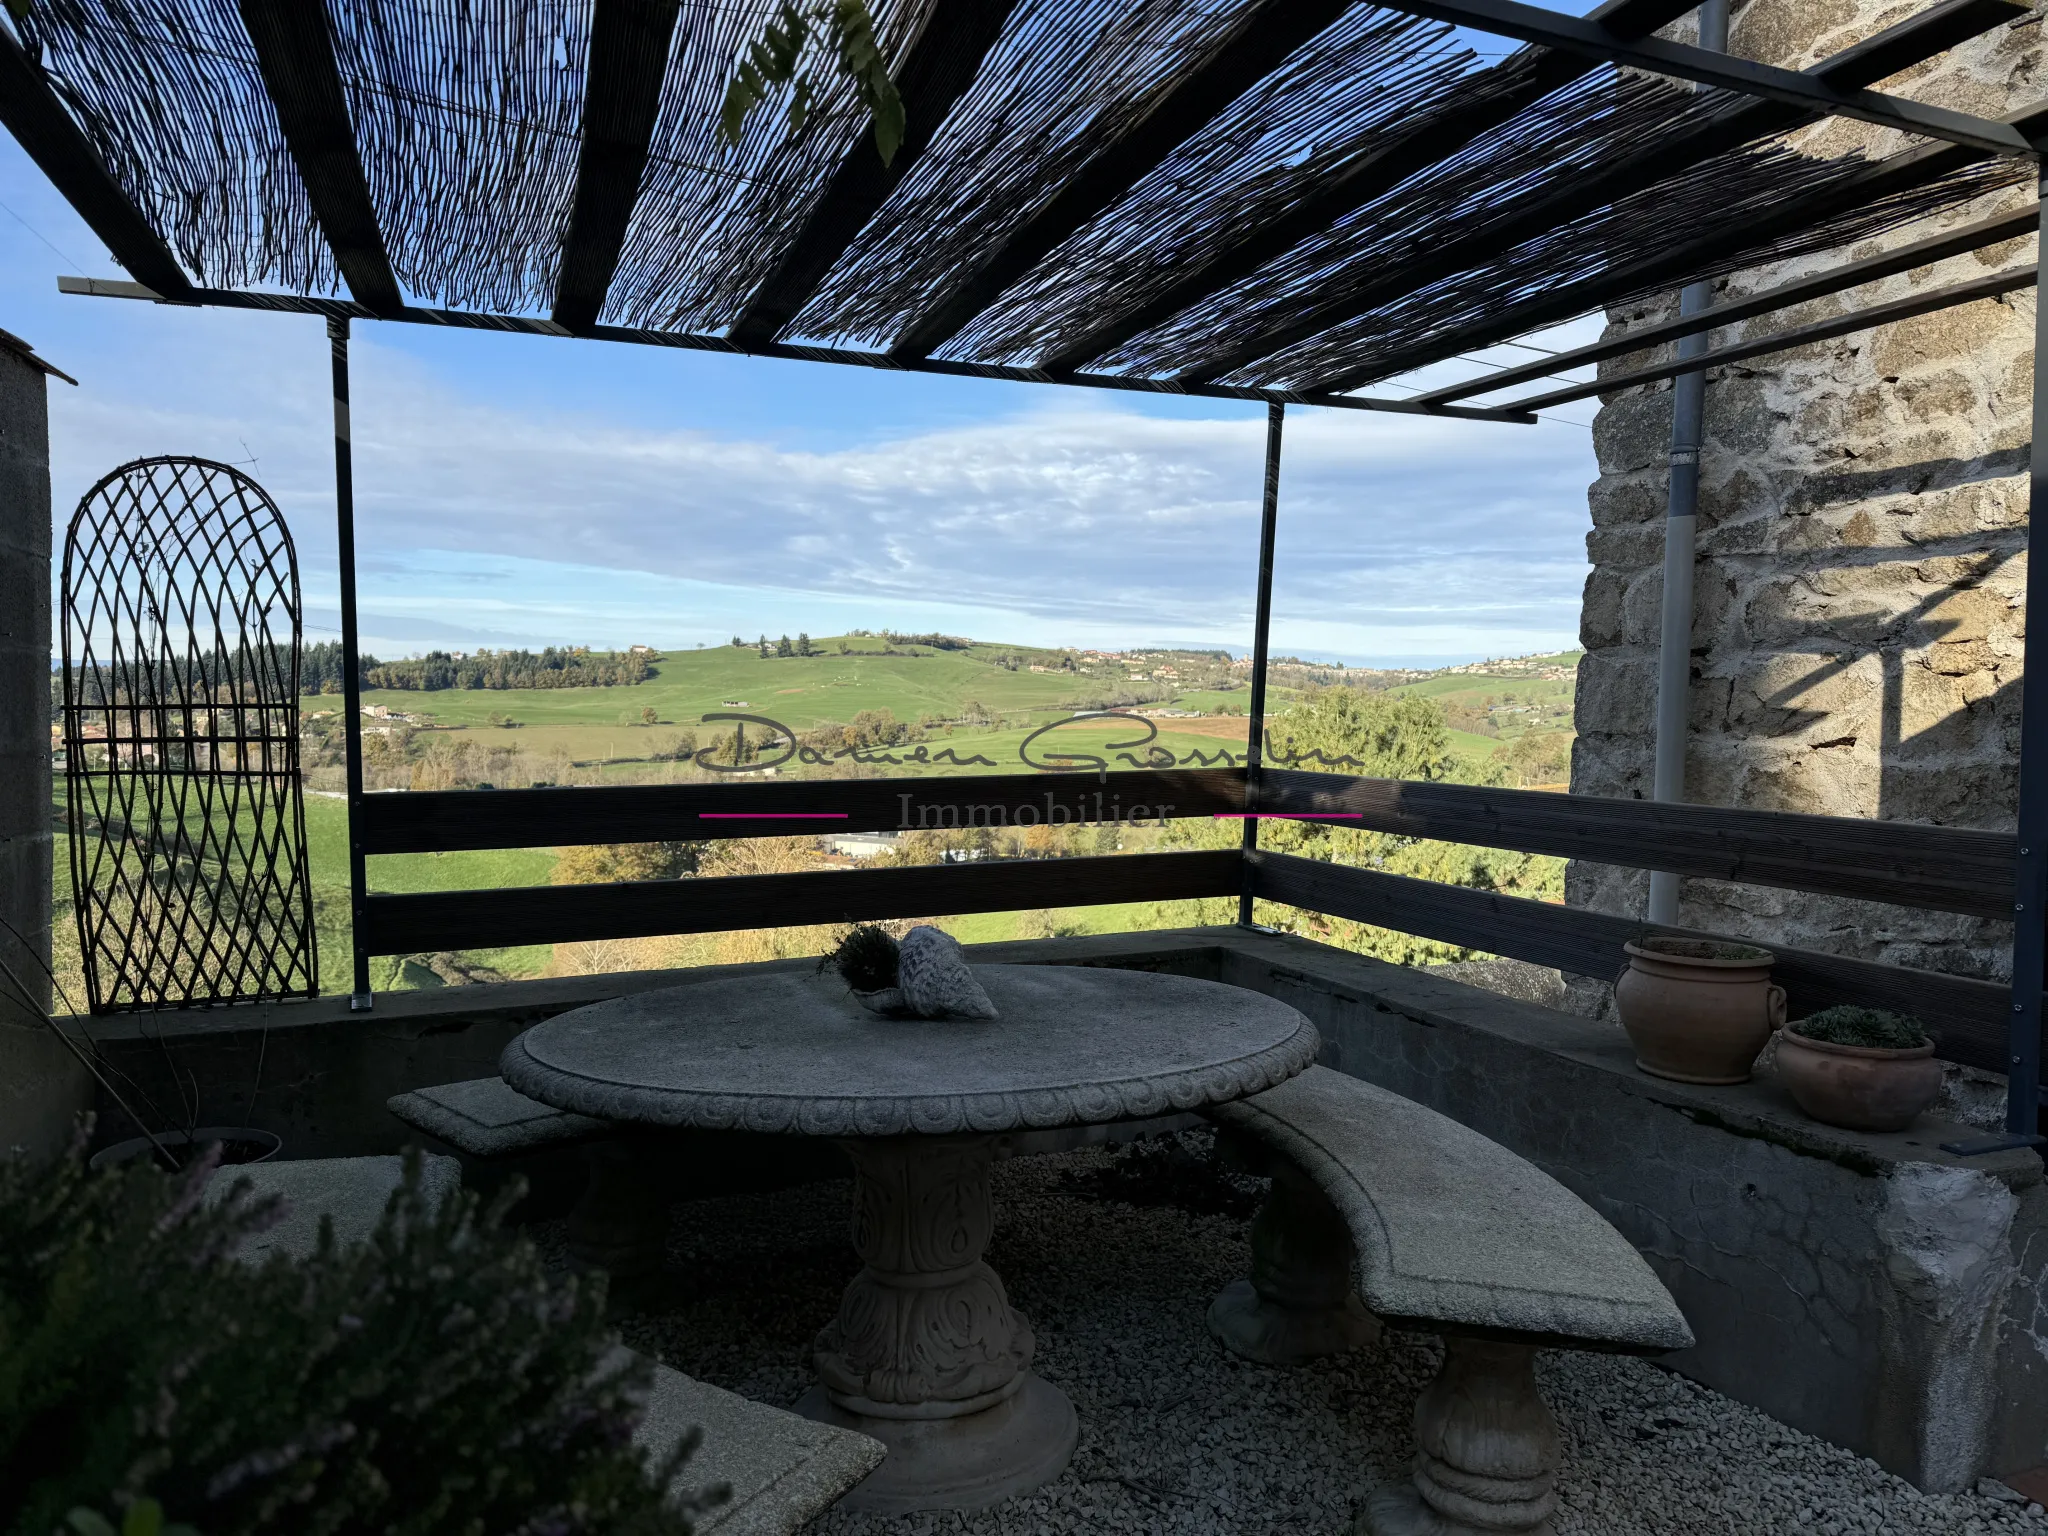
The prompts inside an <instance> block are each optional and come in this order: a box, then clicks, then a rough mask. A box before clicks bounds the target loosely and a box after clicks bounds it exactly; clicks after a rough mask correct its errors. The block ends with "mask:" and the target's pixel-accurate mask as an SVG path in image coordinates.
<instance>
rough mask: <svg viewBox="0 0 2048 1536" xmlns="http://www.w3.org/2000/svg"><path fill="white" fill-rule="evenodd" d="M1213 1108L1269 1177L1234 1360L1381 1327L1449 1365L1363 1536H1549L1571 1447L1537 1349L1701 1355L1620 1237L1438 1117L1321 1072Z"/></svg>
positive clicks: (1537, 1176)
mask: <svg viewBox="0 0 2048 1536" xmlns="http://www.w3.org/2000/svg"><path fill="white" fill-rule="evenodd" d="M1204 1113H1205V1114H1207V1115H1208V1117H1209V1118H1210V1119H1211V1120H1213V1121H1214V1122H1216V1123H1217V1125H1218V1126H1220V1127H1221V1128H1222V1129H1223V1131H1224V1133H1225V1140H1226V1155H1229V1156H1232V1157H1234V1158H1235V1159H1236V1160H1237V1161H1239V1162H1240V1164H1241V1165H1243V1166H1246V1167H1249V1168H1251V1169H1252V1170H1254V1171H1256V1172H1260V1173H1268V1174H1270V1175H1271V1176H1272V1179H1273V1194H1272V1196H1271V1198H1270V1199H1269V1200H1268V1201H1267V1203H1266V1205H1265V1207H1264V1208H1263V1209H1262V1210H1261V1211H1260V1212H1259V1215H1258V1217H1257V1218H1256V1219H1255V1220H1254V1222H1253V1224H1252V1275H1251V1278H1250V1280H1248V1281H1246V1280H1240V1281H1238V1282H1236V1283H1235V1284H1233V1285H1231V1286H1229V1287H1228V1288H1226V1289H1225V1290H1224V1291H1223V1293H1222V1294H1221V1295H1219V1296H1218V1297H1217V1298H1216V1301H1215V1304H1214V1305H1213V1306H1211V1308H1210V1309H1209V1326H1210V1329H1211V1331H1212V1332H1214V1333H1215V1334H1216V1335H1217V1337H1218V1338H1220V1339H1221V1340H1222V1341H1223V1343H1224V1344H1225V1345H1226V1346H1227V1347H1229V1348H1230V1349H1231V1350H1233V1351H1234V1352H1236V1353H1238V1354H1240V1355H1244V1356H1246V1357H1247V1358H1249V1359H1253V1360H1259V1361H1263V1362H1265V1363H1267V1364H1275V1365H1281V1364H1295V1363H1299V1362H1300V1361H1303V1360H1306V1359H1311V1358H1313V1357H1315V1356H1317V1355H1324V1354H1332V1353H1335V1352H1337V1351H1339V1350H1342V1349H1348V1348H1353V1347H1356V1346H1357V1345H1359V1344H1362V1343H1365V1342H1368V1341H1369V1340H1370V1339H1371V1338H1373V1337H1374V1336H1375V1335H1376V1333H1377V1331H1378V1324H1377V1323H1376V1322H1375V1321H1374V1319H1375V1318H1377V1319H1379V1320H1381V1321H1384V1322H1387V1323H1391V1324H1394V1325H1396V1326H1399V1327H1403V1328H1412V1329H1417V1330H1420V1331H1424V1332H1431V1333H1440V1334H1442V1335H1444V1362H1443V1366H1442V1369H1441V1370H1440V1371H1439V1372H1438V1375H1437V1378H1436V1380H1435V1381H1433V1382H1432V1383H1431V1384H1430V1386H1429V1387H1428V1389H1427V1390H1426V1391H1425V1392H1424V1393H1423V1395H1422V1400H1421V1401H1420V1402H1419V1403H1418V1404H1417V1405H1416V1410H1415V1431H1416V1439H1417V1441H1418V1447H1417V1452H1416V1458H1415V1474H1414V1479H1413V1483H1412V1486H1404V1487H1399V1488H1386V1489H1382V1490H1380V1492H1379V1493H1377V1494H1375V1495H1374V1497H1373V1499H1372V1501H1371V1503H1370V1505H1369V1506H1368V1507H1367V1510H1366V1512H1365V1513H1364V1514H1363V1515H1362V1516H1360V1518H1359V1523H1358V1526H1357V1527H1356V1529H1357V1530H1358V1531H1359V1532H1361V1533H1370V1536H1422V1533H1425V1532H1427V1533H1438V1536H1454V1533H1465V1532H1471V1533H1479V1532H1489V1533H1491V1532H1514V1531H1522V1532H1542V1531H1545V1530H1547V1529H1548V1521H1549V1518H1550V1514H1551V1511H1552V1510H1553V1509H1554V1508H1555V1506H1556V1494H1555V1492H1554V1488H1553V1484H1554V1481H1555V1478H1556V1472H1557V1463H1558V1457H1559V1445H1558V1435H1557V1422H1556V1420H1555V1419H1554V1418H1553V1417H1552V1416H1551V1413H1550V1410H1549V1408H1548V1407H1547V1406H1546V1405H1545V1404H1544V1402H1543V1399H1542V1398H1541V1397H1540V1396H1539V1395H1538V1394H1537V1391H1536V1378H1535V1372H1534V1356H1535V1350H1536V1348H1537V1347H1538V1346H1544V1347H1550V1348H1564V1349H1596V1350H1609V1351H1624V1352H1629V1353H1636V1354H1658V1353H1662V1352H1663V1351H1665V1350H1670V1349H1683V1348H1685V1347H1686V1346H1688V1345H1690V1344H1691V1343H1692V1342H1693V1336H1692V1330H1691V1329H1690V1328H1689V1327H1687V1326H1686V1322H1685V1317H1684V1315H1683V1314H1682V1313H1680V1312H1679V1310H1678V1304H1677V1303H1676V1302H1674V1301H1673V1300H1672V1299H1671V1295H1670V1293H1669V1292H1668V1291H1666V1290H1665V1289H1664V1286H1663V1283H1662V1282H1661V1281H1659V1280H1658V1279H1657V1277H1656V1275H1655V1274H1654V1273H1652V1272H1651V1270H1650V1267H1649V1265H1647V1264H1645V1263H1644V1262H1643V1260H1642V1256H1641V1255H1640V1254H1638V1253H1637V1252H1636V1251H1635V1249H1634V1248H1633V1247H1631V1246H1630V1245H1629V1243H1628V1240H1627V1239H1626V1238H1624V1237H1623V1236H1622V1235H1621V1234H1620V1233H1619V1232H1617V1231H1615V1230H1614V1228H1613V1227H1612V1226H1610V1225H1608V1223H1607V1222H1606V1221H1605V1220H1603V1219H1602V1218H1601V1217H1600V1215H1599V1214H1598V1213H1597V1212H1595V1211H1594V1210H1593V1209H1592V1208H1591V1207H1589V1206H1588V1205H1587V1204H1586V1203H1585V1202H1584V1201H1582V1200H1580V1199H1579V1197H1578V1196H1576V1195H1574V1194H1573V1193H1572V1192H1571V1191H1570V1190H1568V1189H1566V1188H1565V1187H1564V1186H1563V1185H1562V1184H1560V1183H1558V1182H1557V1181H1556V1180H1555V1179H1553V1178H1551V1177H1550V1176H1549V1175H1548V1174H1546V1173H1544V1172H1542V1171H1541V1170H1540V1169H1538V1168H1535V1167H1533V1166H1532V1165H1531V1164H1529V1163H1527V1162H1525V1161H1524V1160H1523V1159H1521V1158H1519V1157H1517V1156H1516V1155H1515V1154H1514V1153H1512V1152H1510V1151H1508V1150H1507V1148H1505V1147H1502V1146H1499V1145H1498V1144H1496V1143H1494V1142H1491V1141H1489V1140H1487V1139H1486V1138H1485V1137H1484V1136H1481V1135H1480V1134H1479V1133H1478V1132H1477V1131H1474V1130H1471V1129H1470V1128H1468V1127H1466V1126H1463V1125H1460V1124H1459V1123H1458V1122H1457V1121H1455V1120H1452V1119H1450V1118H1448V1117H1447V1116H1444V1115H1440V1114H1438V1113H1437V1112H1436V1111H1435V1110H1432V1109H1428V1108H1425V1107H1424V1106H1423V1105H1420V1104H1417V1103H1415V1102H1413V1101H1412V1100H1409V1099H1404V1098H1402V1097H1401V1096H1400V1095H1399V1094H1394V1093H1389V1092H1388V1091H1387V1090H1385V1089H1384V1088H1376V1087H1374V1086H1373V1085H1372V1084H1370V1083H1366V1082H1362V1081H1360V1080H1359V1079H1357V1078H1354V1077H1347V1076H1345V1075H1344V1074H1343V1073H1341V1072H1334V1071H1331V1070H1330V1069H1329V1068H1327V1067H1311V1068H1309V1070H1308V1071H1307V1072H1305V1073H1303V1074H1302V1075H1301V1076H1299V1077H1296V1078H1292V1079H1290V1080H1289V1081H1287V1082H1285V1083H1282V1084H1281V1085H1280V1086H1279V1087H1277V1088H1270V1089H1268V1090H1267V1091H1266V1092H1264V1093H1261V1094H1257V1095H1255V1096H1253V1097H1252V1098H1249V1099H1244V1100H1241V1101H1239V1102H1237V1103H1234V1104H1220V1105H1217V1106H1215V1107H1213V1108H1211V1109H1208V1110H1206V1111H1204ZM1354 1275H1355V1280H1354ZM1361 1303H1362V1305H1361Z"/></svg>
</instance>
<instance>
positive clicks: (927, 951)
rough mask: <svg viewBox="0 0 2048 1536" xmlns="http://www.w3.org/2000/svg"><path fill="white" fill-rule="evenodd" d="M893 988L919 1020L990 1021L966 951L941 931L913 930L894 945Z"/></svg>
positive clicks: (991, 1008) (990, 1009)
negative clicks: (894, 983) (900, 993)
mask: <svg viewBox="0 0 2048 1536" xmlns="http://www.w3.org/2000/svg"><path fill="white" fill-rule="evenodd" d="M897 953H898V959H897V963H896V985H897V986H898V987H900V988H901V989H902V992H903V1006H904V1007H906V1008H908V1009H909V1010H910V1011H911V1012H912V1013H913V1014H915V1015H916V1016H917V1017H918V1018H920V1019H992V1018H994V1017H995V1016H996V1005H995V1004H994V1003H992V1002H990V1001H989V1000H988V993H986V992H984V991H983V990H982V987H981V983H980V982H978V981H976V980H975V979H974V968H973V967H972V966H970V965H969V964H968V963H967V952H966V951H965V950H963V949H962V948H961V947H960V941H959V940H958V939H956V938H954V937H953V935H951V934H950V933H947V932H945V931H944V930H943V929H939V928H932V927H929V926H927V927H922V928H913V929H911V930H910V932H908V933H906V934H905V935H904V936H903V939H902V942H901V943H900V944H899V945H898V946H897Z"/></svg>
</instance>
